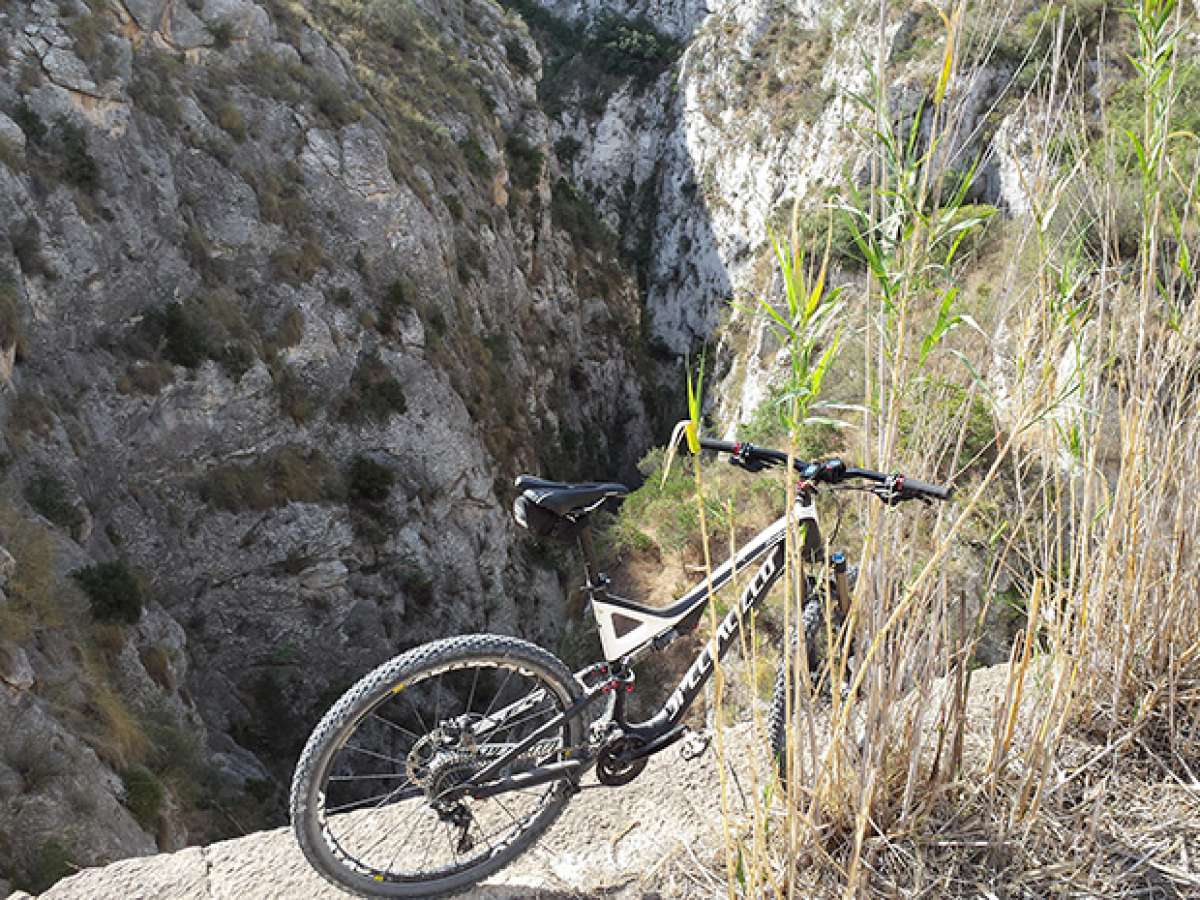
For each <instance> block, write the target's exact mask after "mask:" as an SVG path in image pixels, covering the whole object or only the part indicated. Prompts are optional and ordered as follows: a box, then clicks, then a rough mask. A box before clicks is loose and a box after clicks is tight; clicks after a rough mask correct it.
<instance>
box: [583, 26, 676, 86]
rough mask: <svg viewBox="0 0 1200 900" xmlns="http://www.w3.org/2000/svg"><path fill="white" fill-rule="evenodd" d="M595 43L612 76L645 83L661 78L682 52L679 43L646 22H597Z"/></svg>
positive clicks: (593, 40) (593, 41)
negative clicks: (644, 81)
mask: <svg viewBox="0 0 1200 900" xmlns="http://www.w3.org/2000/svg"><path fill="white" fill-rule="evenodd" d="M592 43H593V46H594V47H595V48H596V50H597V51H598V53H599V56H600V58H601V59H602V60H603V61H604V63H605V65H606V67H607V69H608V71H609V72H611V73H612V74H614V75H621V76H624V75H634V76H636V77H638V78H639V79H643V80H649V79H652V78H653V77H655V76H657V75H658V73H659V72H661V71H662V70H663V69H664V68H666V67H667V66H669V65H670V64H671V63H672V62H673V61H674V60H675V59H676V57H678V56H679V53H680V51H681V49H682V47H681V45H680V44H679V42H678V41H676V40H674V39H672V38H669V37H667V36H665V35H663V34H660V33H659V32H657V31H656V30H655V29H654V27H653V26H652V25H651V24H650V23H649V22H648V21H646V20H645V19H639V20H637V21H632V22H631V21H628V20H626V19H622V18H620V17H618V16H613V15H609V16H605V17H604V18H602V19H600V20H599V21H598V22H597V25H596V30H595V35H594V37H593V38H592Z"/></svg>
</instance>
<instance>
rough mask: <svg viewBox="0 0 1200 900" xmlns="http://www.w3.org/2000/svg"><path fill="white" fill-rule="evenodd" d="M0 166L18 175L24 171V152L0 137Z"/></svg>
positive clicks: (11, 142) (13, 143)
mask: <svg viewBox="0 0 1200 900" xmlns="http://www.w3.org/2000/svg"><path fill="white" fill-rule="evenodd" d="M0 165H3V166H5V167H6V168H7V169H8V170H9V171H10V172H17V173H18V174H19V173H21V172H24V171H25V153H24V151H23V150H22V149H21V148H20V147H18V146H17V144H16V143H15V142H14V141H11V140H9V139H8V138H6V137H0Z"/></svg>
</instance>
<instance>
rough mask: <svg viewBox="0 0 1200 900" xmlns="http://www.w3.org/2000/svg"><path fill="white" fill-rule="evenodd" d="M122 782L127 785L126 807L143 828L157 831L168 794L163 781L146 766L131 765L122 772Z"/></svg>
mask: <svg viewBox="0 0 1200 900" xmlns="http://www.w3.org/2000/svg"><path fill="white" fill-rule="evenodd" d="M121 783H122V784H123V785H124V786H125V806H126V808H128V810H129V811H130V812H131V813H132V814H133V817H134V818H135V819H137V821H138V824H139V825H141V826H142V828H144V829H145V830H146V831H149V832H151V833H153V832H154V831H156V830H157V828H158V817H159V815H160V814H161V813H162V807H163V799H164V797H165V796H166V791H165V790H163V786H162V782H161V781H159V780H158V778H156V777H155V775H154V773H153V772H151V771H150V770H149V769H147V768H146V767H145V766H130V767H129V768H128V769H125V770H124V771H122V772H121Z"/></svg>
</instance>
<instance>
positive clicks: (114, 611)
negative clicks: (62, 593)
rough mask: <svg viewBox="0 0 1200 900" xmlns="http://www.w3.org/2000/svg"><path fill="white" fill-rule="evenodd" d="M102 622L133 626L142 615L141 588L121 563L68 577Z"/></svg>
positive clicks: (95, 567) (90, 568) (77, 571)
mask: <svg viewBox="0 0 1200 900" xmlns="http://www.w3.org/2000/svg"><path fill="white" fill-rule="evenodd" d="M71 577H72V578H74V579H75V580H76V581H77V582H78V583H79V586H80V587H81V588H83V592H84V593H85V594H87V597H88V600H89V601H91V605H92V615H93V616H95V617H96V618H97V619H98V620H99V621H101V622H126V623H129V624H133V623H134V622H136V621H137V620H138V619H139V618H141V615H142V606H143V599H142V586H141V584H140V582H139V581H138V578H137V576H136V575H135V574H134V572H133V570H132V569H130V568H129V566H128V565H127V564H126V563H125V561H124V560H113V561H111V562H102V563H96V564H95V565H94V566H86V567H85V568H82V569H77V570H75V571H74V572H72V573H71Z"/></svg>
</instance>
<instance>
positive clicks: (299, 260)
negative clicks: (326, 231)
mask: <svg viewBox="0 0 1200 900" xmlns="http://www.w3.org/2000/svg"><path fill="white" fill-rule="evenodd" d="M326 262H327V260H326V258H325V249H324V248H323V247H322V246H321V242H320V241H319V240H318V239H317V236H316V234H315V233H313V232H311V231H310V232H307V233H305V234H304V235H303V236H302V237H301V239H300V241H299V243H298V244H290V243H289V244H285V245H284V246H282V247H280V248H279V249H277V250H276V251H275V252H274V253H272V254H271V269H272V272H273V273H274V275H275V277H276V278H278V279H279V280H280V281H282V282H284V283H285V284H290V285H292V286H293V287H299V286H300V285H302V284H307V283H308V282H310V281H312V280H313V278H314V277H315V276H316V274H317V272H318V271H319V270H320V269H321V268H323V267H324V266H325V264H326Z"/></svg>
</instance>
